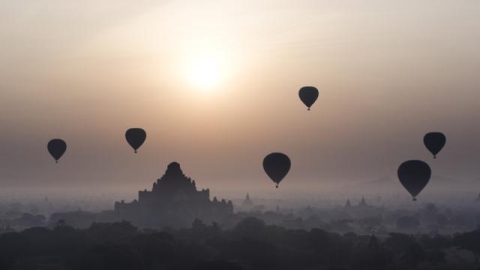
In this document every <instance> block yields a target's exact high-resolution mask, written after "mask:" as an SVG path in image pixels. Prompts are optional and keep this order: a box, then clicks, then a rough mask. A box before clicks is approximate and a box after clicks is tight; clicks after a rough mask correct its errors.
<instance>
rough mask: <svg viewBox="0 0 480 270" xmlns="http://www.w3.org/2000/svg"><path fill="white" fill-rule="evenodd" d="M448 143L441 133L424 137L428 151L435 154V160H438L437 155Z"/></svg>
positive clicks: (433, 133) (431, 133)
mask: <svg viewBox="0 0 480 270" xmlns="http://www.w3.org/2000/svg"><path fill="white" fill-rule="evenodd" d="M446 142H447V138H446V137H445V135H444V134H443V133H441V132H430V133H427V134H426V135H425V137H423V143H424V144H425V147H427V149H428V151H430V152H431V153H432V154H433V158H437V154H438V153H439V152H440V151H441V150H442V148H443V147H444V146H445V143H446Z"/></svg>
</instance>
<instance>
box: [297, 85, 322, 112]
mask: <svg viewBox="0 0 480 270" xmlns="http://www.w3.org/2000/svg"><path fill="white" fill-rule="evenodd" d="M298 95H299V96H300V100H301V101H302V102H303V104H305V106H307V107H308V110H310V107H312V105H313V103H315V101H316V100H317V98H318V90H317V88H315V87H313V86H304V87H302V88H300V91H298Z"/></svg>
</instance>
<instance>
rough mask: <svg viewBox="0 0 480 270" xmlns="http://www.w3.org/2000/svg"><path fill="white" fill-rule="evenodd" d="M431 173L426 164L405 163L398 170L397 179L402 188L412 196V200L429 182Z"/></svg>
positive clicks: (413, 161) (418, 161)
mask: <svg viewBox="0 0 480 270" xmlns="http://www.w3.org/2000/svg"><path fill="white" fill-rule="evenodd" d="M431 175H432V171H431V170H430V166H428V164H427V163H425V162H423V161H420V160H409V161H405V162H404V163H402V165H400V167H399V168H398V179H400V183H402V185H403V187H405V189H406V190H407V191H408V192H409V193H410V194H411V195H412V197H413V200H414V201H416V200H417V199H416V198H415V197H416V196H418V194H420V192H421V191H422V190H423V188H424V187H425V186H426V185H427V184H428V181H430V176H431Z"/></svg>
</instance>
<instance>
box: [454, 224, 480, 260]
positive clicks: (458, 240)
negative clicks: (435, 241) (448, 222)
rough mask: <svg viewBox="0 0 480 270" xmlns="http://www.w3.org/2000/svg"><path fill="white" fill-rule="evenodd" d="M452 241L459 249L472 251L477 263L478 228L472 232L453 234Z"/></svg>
mask: <svg viewBox="0 0 480 270" xmlns="http://www.w3.org/2000/svg"><path fill="white" fill-rule="evenodd" d="M453 242H454V244H455V245H456V246H458V247H459V248H460V249H465V250H468V251H470V252H472V254H473V258H474V260H475V263H476V264H478V263H479V258H480V229H476V230H474V231H472V232H466V233H459V234H455V236H454V240H453Z"/></svg>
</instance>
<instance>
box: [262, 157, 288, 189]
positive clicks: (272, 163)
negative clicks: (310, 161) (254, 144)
mask: <svg viewBox="0 0 480 270" xmlns="http://www.w3.org/2000/svg"><path fill="white" fill-rule="evenodd" d="M290 166H291V162H290V159H289V158H288V156H287V155H285V154H282V153H271V154H269V155H267V156H266V157H265V158H264V159H263V169H264V170H265V172H266V173H267V175H268V177H270V179H272V181H273V182H275V183H276V184H277V186H276V187H277V188H278V184H280V182H281V181H282V179H283V178H284V177H285V176H286V175H287V173H288V171H289V170H290Z"/></svg>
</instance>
